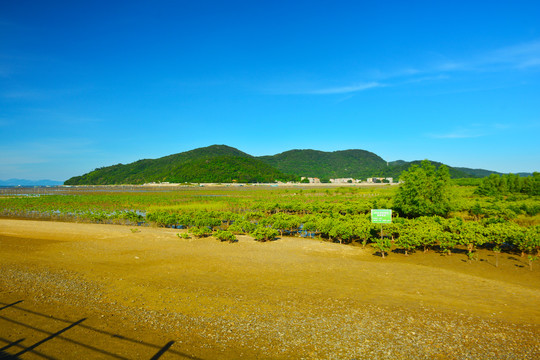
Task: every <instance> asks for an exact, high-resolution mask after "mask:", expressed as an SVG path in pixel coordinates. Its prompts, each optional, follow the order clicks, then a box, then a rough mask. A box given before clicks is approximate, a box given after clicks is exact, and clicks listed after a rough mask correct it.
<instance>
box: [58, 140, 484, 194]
mask: <svg viewBox="0 0 540 360" xmlns="http://www.w3.org/2000/svg"><path fill="white" fill-rule="evenodd" d="M432 163H433V164H434V165H435V166H437V167H439V166H440V165H442V164H441V163H439V162H432ZM413 164H420V161H412V162H407V161H403V160H397V161H392V162H386V161H385V160H383V159H382V158H381V157H380V156H378V155H376V154H374V153H372V152H369V151H365V150H343V151H333V152H325V151H318V150H290V151H286V152H283V153H280V154H277V155H271V156H260V157H254V156H251V155H249V154H246V153H244V152H242V151H240V150H238V149H235V148H232V147H230V146H225V145H212V146H208V147H203V148H198V149H194V150H191V151H186V152H183V153H179V154H173V155H169V156H164V157H161V158H159V159H143V160H139V161H135V162H133V163H130V164H125V165H124V164H118V165H112V166H107V167H102V168H98V169H95V170H94V171H91V172H89V173H87V174H84V175H82V176H75V177H73V178H71V179H69V180H67V181H66V182H65V184H66V185H109V184H144V183H149V182H170V183H184V182H191V183H201V182H213V183H222V182H223V183H225V182H234V181H237V182H243V183H252V182H274V181H275V180H298V179H299V178H300V177H301V176H306V177H318V178H319V179H321V180H323V181H324V180H329V179H332V178H355V179H362V180H365V179H366V178H368V177H392V178H394V179H395V180H396V181H397V180H398V179H399V176H400V175H401V173H402V172H403V171H405V170H407V169H409V167H410V166H411V165H413ZM449 171H450V176H451V177H452V178H473V177H483V176H487V175H489V174H491V173H494V172H492V171H488V170H482V169H468V168H452V167H449Z"/></svg>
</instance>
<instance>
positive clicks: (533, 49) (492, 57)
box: [484, 40, 540, 69]
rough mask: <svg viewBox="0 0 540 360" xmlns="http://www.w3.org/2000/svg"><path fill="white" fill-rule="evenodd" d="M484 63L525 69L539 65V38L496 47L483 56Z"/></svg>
mask: <svg viewBox="0 0 540 360" xmlns="http://www.w3.org/2000/svg"><path fill="white" fill-rule="evenodd" d="M484 61H485V63H486V64H505V65H508V66H511V67H514V68H519V69H527V68H531V67H535V66H540V40H537V41H532V42H527V43H522V44H518V45H514V46H509V47H504V48H501V49H497V50H495V51H493V52H492V53H490V54H488V56H486V57H485V58H484Z"/></svg>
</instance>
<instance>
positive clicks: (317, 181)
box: [300, 176, 321, 184]
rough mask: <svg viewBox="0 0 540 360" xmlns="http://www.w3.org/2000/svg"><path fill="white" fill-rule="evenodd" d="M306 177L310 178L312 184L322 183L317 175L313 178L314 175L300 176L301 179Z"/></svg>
mask: <svg viewBox="0 0 540 360" xmlns="http://www.w3.org/2000/svg"><path fill="white" fill-rule="evenodd" d="M305 179H308V180H309V183H310V184H320V183H321V179H319V178H316V177H315V178H313V177H305V176H302V178H300V181H303V180H305Z"/></svg>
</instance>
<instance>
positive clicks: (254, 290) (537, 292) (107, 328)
mask: <svg viewBox="0 0 540 360" xmlns="http://www.w3.org/2000/svg"><path fill="white" fill-rule="evenodd" d="M137 230H138V232H135V233H134V232H132V228H130V227H128V226H117V225H93V224H76V223H60V222H39V221H29V220H8V219H3V220H0V359H2V358H11V359H17V358H20V359H74V358H79V359H158V358H159V359H240V358H245V359H302V358H305V359H538V358H540V340H539V339H540V270H539V268H540V264H534V265H535V266H536V267H535V268H534V269H533V271H529V268H528V265H527V263H526V260H525V259H522V258H520V257H519V255H509V254H502V255H501V259H500V266H499V267H495V266H494V263H495V259H494V256H493V253H490V252H487V251H480V252H479V259H478V260H477V261H473V262H471V263H469V262H467V259H466V256H465V255H464V254H454V255H452V256H442V255H440V254H437V253H434V252H430V253H428V254H422V253H416V254H413V255H411V256H408V257H406V256H405V255H403V254H395V253H392V254H390V256H389V257H387V258H386V259H381V258H380V257H378V256H374V255H373V250H372V249H370V248H367V249H365V250H364V249H362V248H360V247H355V246H344V245H339V244H331V243H327V242H321V241H318V240H311V239H299V238H287V237H285V238H281V239H279V240H276V241H272V242H268V243H257V242H255V241H253V240H252V239H251V238H249V237H242V236H241V237H239V241H238V242H237V243H232V244H231V243H221V242H219V241H217V240H215V239H213V238H206V239H190V240H183V239H179V238H178V237H177V236H176V233H178V230H173V229H162V228H150V227H141V228H137Z"/></svg>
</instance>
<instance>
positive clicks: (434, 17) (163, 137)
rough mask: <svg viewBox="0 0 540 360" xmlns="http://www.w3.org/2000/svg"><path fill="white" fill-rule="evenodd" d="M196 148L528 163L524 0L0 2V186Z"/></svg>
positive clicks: (538, 102)
mask: <svg viewBox="0 0 540 360" xmlns="http://www.w3.org/2000/svg"><path fill="white" fill-rule="evenodd" d="M212 144H226V145H229V146H233V147H236V148H238V149H240V150H242V151H245V152H247V153H249V154H252V155H256V156H258V155H273V154H277V153H280V152H283V151H286V150H290V149H316V150H323V151H335V150H345V149H363V150H368V151H372V152H374V153H376V154H378V155H379V156H381V157H382V158H383V159H385V160H387V161H392V160H398V159H402V160H407V161H411V160H417V159H426V158H427V159H431V160H436V161H441V162H444V163H446V164H448V165H451V166H461V167H471V168H484V169H489V170H496V171H501V172H532V171H539V170H540V2H538V1H451V2H450V1H448V2H438V1H276V0H274V1H204V0H203V1H153V2H149V1H148V2H143V1H85V2H79V1H54V0H50V1H24V0H17V1H11V0H7V1H2V2H0V154H1V155H0V179H8V178H26V179H32V180H37V179H45V178H47V179H54V180H66V179H68V178H70V177H71V176H75V175H81V174H83V173H86V172H88V171H91V170H93V169H94V168H96V167H101V166H107V165H113V164H117V163H129V162H132V161H136V160H138V159H142V158H158V157H161V156H165V155H169V154H173V153H179V152H183V151H187V150H191V149H194V148H197V147H202V146H208V145H212Z"/></svg>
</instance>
